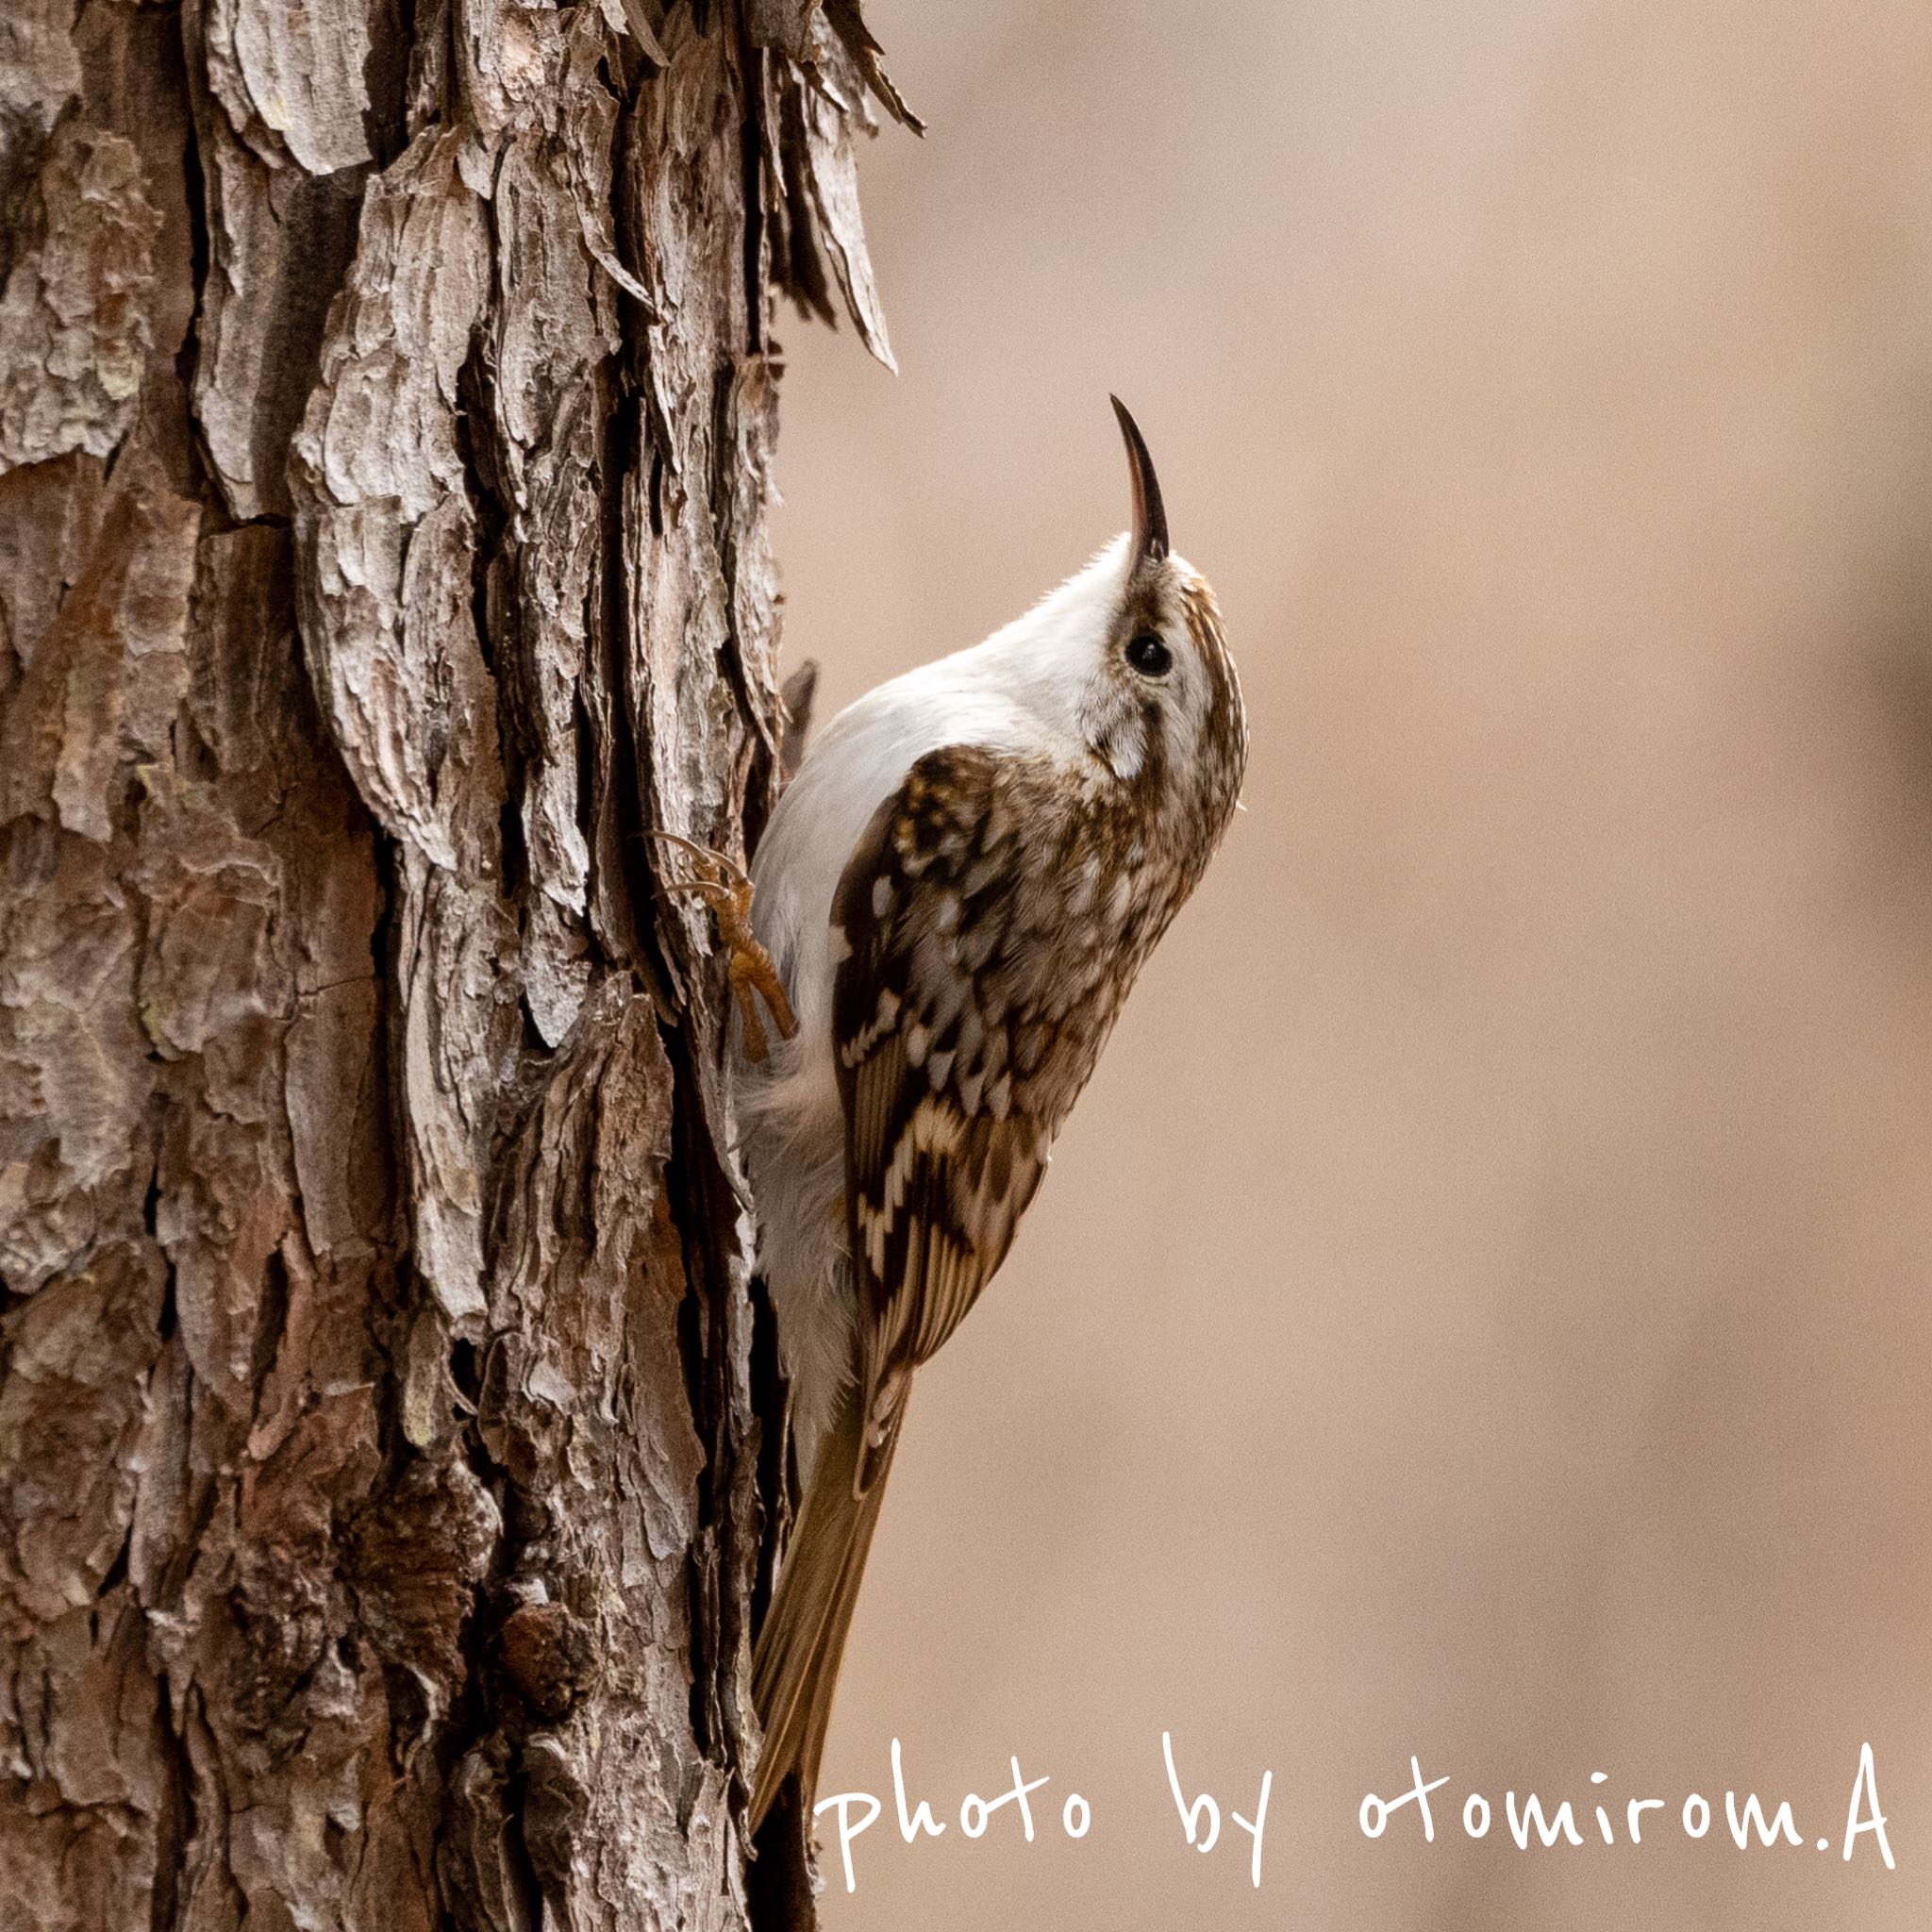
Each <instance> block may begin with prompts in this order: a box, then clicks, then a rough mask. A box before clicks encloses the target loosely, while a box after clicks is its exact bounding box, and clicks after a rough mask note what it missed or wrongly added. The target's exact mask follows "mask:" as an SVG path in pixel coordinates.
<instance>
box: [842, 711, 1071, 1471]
mask: <svg viewBox="0 0 1932 1932" xmlns="http://www.w3.org/2000/svg"><path fill="white" fill-rule="evenodd" d="M996 784H997V773H996V769H995V762H994V760H993V759H992V758H991V756H990V755H989V754H987V753H985V752H983V751H979V750H976V749H974V748H972V747H960V746H954V747H949V748H948V749H946V750H944V751H939V752H933V753H930V754H929V755H928V756H927V757H925V758H922V759H921V760H920V761H919V763H918V764H916V765H915V766H914V767H913V768H912V771H911V773H910V774H908V777H907V779H906V782H905V784H904V785H903V786H902V787H901V788H900V790H899V791H898V792H897V793H895V794H894V795H893V796H892V797H891V798H889V799H888V800H887V801H886V802H885V803H884V804H883V805H882V806H881V807H880V808H879V809H878V811H877V812H876V813H875V814H874V818H873V821H872V824H871V825H870V826H869V827H868V828H867V831H866V834H865V836H864V837H863V838H862V839H861V840H860V841H858V848H857V850H856V851H855V852H854V854H853V856H852V858H851V860H850V862H849V863H848V864H847V866H846V869H845V874H844V876H843V878H842V879H841V881H840V886H839V892H838V897H837V900H836V903H835V908H834V913H833V918H834V923H835V924H837V925H838V926H839V927H841V929H842V931H843V934H844V939H845V945H846V948H847V951H846V955H845V957H844V958H842V959H841V962H840V964H839V966H838V969H837V974H836V978H835V980H834V986H833V1000H832V1024H833V1031H834V1037H835V1039H836V1040H837V1042H838V1052H839V1082H840V1091H841V1096H842V1098H843V1101H844V1106H845V1174H846V1199H847V1204H848V1212H849V1216H850V1225H849V1232H850V1237H851V1243H852V1259H853V1272H854V1275H855V1278H856V1282H857V1286H858V1307H859V1396H860V1408H859V1414H860V1416H861V1418H862V1419H863V1424H864V1444H865V1449H864V1453H862V1454H861V1455H860V1457H859V1460H858V1471H857V1474H856V1478H855V1493H856V1494H858V1495H860V1496H862V1495H864V1494H865V1492H866V1491H867V1490H868V1489H869V1488H870V1486H871V1484H872V1482H873V1481H874V1476H875V1474H876V1468H877V1464H878V1463H879V1461H880V1460H881V1453H880V1452H885V1453H890V1448H891V1441H892V1438H893V1436H894V1434H895V1433H896V1429H897V1418H898V1414H899V1410H900V1407H901V1405H902V1404H903V1402H904V1400H905V1396H906V1390H907V1387H908V1384H909V1382H910V1379H911V1375H912V1372H913V1370H915V1369H916V1368H918V1367H919V1365H920V1364H921V1363H922V1362H924V1361H925V1360H927V1359H928V1358H929V1357H931V1356H932V1355H933V1354H934V1352H935V1351H936V1350H937V1349H938V1348H939V1347H940V1346H941V1343H942V1342H944V1341H945V1340H946V1338H947V1337H948V1336H949V1335H951V1334H952V1332H953V1330H954V1329H955V1328H957V1327H958V1325H959V1322H960V1320H961V1318H962V1317H963V1316H964V1315H965V1313H966V1311H967V1309H968V1308H970V1307H972V1306H973V1304H974V1300H975V1298H976V1297H977V1296H978V1294H979V1291H980V1290H981V1289H983V1288H984V1287H985V1286H986V1284H987V1282H988V1281H990V1280H991V1278H992V1275H993V1274H994V1272H995V1270H997V1269H998V1267H999V1265H1000V1263H1001V1262H1002V1261H1003V1260H1004V1259H1005V1258H1006V1254H1007V1249H1008V1246H1009V1245H1010V1243H1011V1241H1012V1239H1013V1231H1014V1229H1015V1227H1016V1226H1017V1225H1018V1224H1019V1220H1020V1216H1021V1215H1022V1214H1023V1213H1024V1211H1025V1209H1026V1206H1027V1204H1028V1203H1029V1202H1030V1201H1031V1200H1032V1198H1033V1194H1034V1191H1035V1190H1036V1189H1037V1188H1038V1187H1039V1185H1040V1177H1041V1173H1042V1171H1043V1170H1044V1168H1045V1165H1046V1157H1047V1148H1048V1144H1049V1143H1050V1141H1051V1140H1052V1138H1053V1128H1054V1126H1055V1125H1057V1124H1058V1122H1057V1121H1048V1120H1046V1119H1044V1118H1042V1117H1041V1116H1040V1115H1038V1114H1036V1113H1035V1112H1033V1111H1031V1110H1029V1108H1027V1107H1026V1105H1025V1103H1024V1085H1016V1082H1015V1080H1014V1078H1013V1075H1012V1071H1011V1068H1010V1066H1009V1058H1010V1047H1011V1040H1012V1033H1013V1027H1014V1017H1013V1008H1014V1007H1015V1006H1016V1004H1023V1003H1022V1002H1018V1001H1016V999H1015V997H1014V995H1015V992H1016V991H1017V989H1016V987H1015V985H1014V984H1013V977H1014V975H1013V967H1012V963H1011V960H1010V958H1008V954H1009V953H1010V951H1011V946H1010V935H1011V923H1010V921H1009V920H1008V919H1007V917H1006V916H1005V915H1006V910H1007V906H1008V901H1009V900H1010V898H1011V896H1012V894H1013V890H1014V878H1015V873H1014V863H1015V853H1014V851H1013V850H1011V849H1008V848H1009V847H1010V846H1011V845H1012V843H1013V842H1014V841H1017V840H1019V839H1021V838H1023V837H1024V827H1023V826H1021V825H1020V824H1017V823H1016V821H1015V818H1014V814H1013V812H1012V810H1011V808H1010V805H1009V804H1008V802H1006V801H1004V800H1003V799H1002V798H1001V797H1000V796H998V795H997V793H996Z"/></svg>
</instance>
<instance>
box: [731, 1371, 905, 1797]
mask: <svg viewBox="0 0 1932 1932" xmlns="http://www.w3.org/2000/svg"><path fill="white" fill-rule="evenodd" d="M905 1412H906V1406H905V1404H904V1403H903V1402H902V1403H901V1404H900V1405H899V1409H898V1413H897V1414H896V1415H894V1417H893V1418H892V1432H891V1437H890V1439H889V1440H888V1441H886V1442H885V1443H884V1444H883V1445H882V1446H881V1447H879V1448H875V1449H874V1450H873V1451H872V1453H871V1455H870V1456H869V1457H867V1464H868V1474H870V1475H871V1477H872V1480H871V1482H870V1484H869V1486H868V1487H867V1489H866V1491H865V1494H864V1495H863V1496H858V1495H855V1494H854V1491H855V1490H856V1488H857V1486H858V1465H859V1449H860V1429H859V1425H858V1391H857V1389H853V1390H850V1391H847V1393H846V1395H845V1397H844V1399H843V1401H842V1402H841V1404H840V1407H839V1413H838V1416H837V1417H836V1419H835V1420H834V1421H833V1423H832V1425H831V1427H830V1428H829V1429H827V1430H826V1431H825V1435H824V1441H823V1442H822V1443H821V1445H820V1447H819V1453H818V1459H817V1461H816V1463H815V1464H814V1465H813V1468H812V1473H811V1482H810V1485H809V1487H808V1490H807V1491H806V1499H805V1513H804V1515H803V1516H801V1517H800V1518H799V1520H798V1523H797V1525H796V1526H795V1527H794V1528H793V1530H792V1532H791V1542H790V1543H789V1544H788V1546H787V1547H786V1551H785V1557H784V1562H783V1564H782V1565H781V1567H780V1569H779V1571H778V1587H777V1589H776V1591H774V1593H773V1597H772V1607H771V1610H770V1611H769V1612H768V1614H767V1615H766V1617H765V1622H764V1627H763V1628H762V1629H761V1630H760V1631H759V1632H758V1649H757V1651H756V1653H755V1655H754V1657H753V1658H752V1697H753V1701H754V1702H755V1703H756V1704H757V1705H758V1722H759V1724H761V1725H762V1726H763V1727H764V1733H765V1745H764V1750H763V1752H762V1754H761V1755H760V1756H759V1758H758V1776H757V1780H756V1782H755V1783H754V1785H753V1788H752V1798H751V1816H750V1828H751V1830H752V1832H753V1833H754V1834H756V1832H757V1831H758V1826H759V1825H760V1824H763V1823H764V1818H765V1813H766V1812H767V1811H769V1810H770V1809H771V1808H772V1801H773V1800H774V1798H775V1797H776V1796H777V1795H778V1790H779V1787H780V1786H781V1785H783V1784H784V1782H785V1779H786V1776H787V1775H788V1774H790V1773H792V1772H796V1773H797V1774H798V1795H799V1801H800V1808H801V1809H802V1811H803V1812H804V1814H805V1822H806V1825H807V1828H808V1830H809V1828H810V1824H811V1807H812V1797H813V1794H814V1793H815V1792H816V1790H817V1789H818V1781H819V1754H820V1753H821V1752H822V1751H823V1750H824V1745H825V1727H826V1726H827V1725H828V1724H830V1723H831V1721H832V1691H833V1687H834V1686H835V1685H836V1684H837V1683H838V1681H839V1661H840V1659H841V1657H843V1655H844V1653H845V1633H846V1632H847V1631H848V1630H849V1629H850V1628H851V1627H852V1608H853V1606H854V1605H855V1604H856V1603H857V1602H858V1579H859V1578H860V1576H862V1575H863V1574H865V1557H866V1552H867V1551H868V1550H869V1549H870V1548H871V1547H872V1533H873V1530H874V1528H875V1527H876V1526H877V1524H878V1520H879V1505H880V1504H881V1503H882V1502H883V1501H884V1500H885V1494H886V1477H887V1475H888V1474H890V1473H891V1467H892V1451H893V1450H894V1449H895V1448H896V1447H897V1446H898V1440H899V1423H900V1422H901V1420H902V1419H903V1418H904V1416H905Z"/></svg>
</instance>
